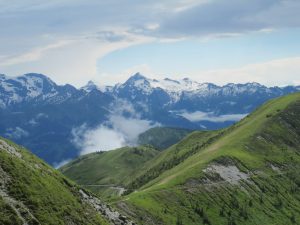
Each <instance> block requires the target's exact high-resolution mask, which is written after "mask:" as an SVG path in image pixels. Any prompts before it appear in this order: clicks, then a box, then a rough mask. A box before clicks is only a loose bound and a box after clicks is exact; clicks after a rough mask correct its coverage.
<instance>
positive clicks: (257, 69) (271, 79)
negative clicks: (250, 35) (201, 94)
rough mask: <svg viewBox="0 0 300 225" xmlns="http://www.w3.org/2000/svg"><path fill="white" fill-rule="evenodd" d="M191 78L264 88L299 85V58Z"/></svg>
mask: <svg viewBox="0 0 300 225" xmlns="http://www.w3.org/2000/svg"><path fill="white" fill-rule="evenodd" d="M191 77H192V78H193V79H195V80H199V81H201V80H202V81H203V80H205V81H207V82H213V83H216V84H226V83H246V82H258V83H261V84H264V85H266V86H274V85H279V86H285V85H290V84H294V85H300V83H299V77H300V57H291V58H283V59H277V60H271V61H267V62H262V63H256V64H249V65H246V66H242V67H239V68H233V69H224V70H214V71H198V72H194V73H191Z"/></svg>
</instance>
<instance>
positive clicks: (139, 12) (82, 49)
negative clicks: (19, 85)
mask: <svg viewBox="0 0 300 225" xmlns="http://www.w3.org/2000/svg"><path fill="white" fill-rule="evenodd" d="M299 12H300V1H299V0H263V1H262V0H230V1H228V0H159V1H158V0H151V1H150V0H143V1H141V0H49V1H41V0H0V27H1V29H0V73H3V74H6V75H9V76H17V75H21V74H25V73H29V72H35V73H43V74H45V75H47V76H49V77H50V78H52V79H53V80H54V81H55V82H56V83H58V84H65V83H70V84H73V85H75V86H76V87H80V86H83V85H84V84H86V83H87V82H88V81H89V80H93V81H95V82H97V83H99V84H102V85H107V84H115V83H117V82H123V81H125V80H126V79H127V78H128V77H129V76H130V75H132V74H134V73H136V72H140V73H142V74H144V75H145V76H147V77H151V78H156V79H162V78H165V77H169V78H171V79H181V78H184V77H189V78H191V79H193V80H196V81H199V82H214V83H216V84H220V85H222V84H226V83H230V82H232V83H245V82H260V83H262V84H265V85H267V86H275V85H278V86H283V85H300V42H299V40H300V14H299Z"/></svg>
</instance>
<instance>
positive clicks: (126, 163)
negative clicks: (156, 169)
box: [60, 146, 159, 197]
mask: <svg viewBox="0 0 300 225" xmlns="http://www.w3.org/2000/svg"><path fill="white" fill-rule="evenodd" d="M158 153H159V152H158V151H157V150H155V149H153V148H152V147H148V146H141V147H124V148H120V149H116V150H112V151H107V152H101V153H92V154H88V155H85V156H82V157H80V158H78V159H76V160H74V161H72V162H70V163H68V164H67V165H65V166H63V167H62V168H60V170H61V171H62V173H64V174H65V175H66V176H68V177H69V178H71V179H72V180H74V181H76V182H77V183H78V184H80V185H91V184H92V185H111V186H125V185H127V184H128V183H129V182H130V181H131V180H132V177H133V176H134V174H135V173H136V172H137V171H139V170H141V169H142V168H143V167H144V164H145V162H147V161H149V160H150V159H152V158H153V157H155V156H156V155H157V154H158ZM88 188H89V189H91V190H93V191H94V192H96V193H98V194H100V195H101V196H102V197H107V196H109V195H111V194H114V192H113V191H112V190H111V188H110V187H99V186H98V187H97V186H89V187H88ZM109 190H110V191H109Z"/></svg>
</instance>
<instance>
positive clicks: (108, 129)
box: [72, 101, 158, 154]
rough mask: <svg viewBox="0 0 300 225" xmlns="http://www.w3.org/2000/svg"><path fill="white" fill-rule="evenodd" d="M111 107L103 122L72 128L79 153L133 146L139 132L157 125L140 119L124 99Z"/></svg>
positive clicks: (73, 140)
mask: <svg viewBox="0 0 300 225" xmlns="http://www.w3.org/2000/svg"><path fill="white" fill-rule="evenodd" d="M112 109H113V110H112V112H111V115H110V117H109V118H108V121H106V122H105V123H103V124H100V125H99V126H97V127H95V128H92V129H91V128H90V127H88V126H87V125H86V124H83V125H81V126H80V127H76V128H74V129H73V130H72V136H73V139H72V142H73V143H74V144H75V145H76V146H77V147H78V148H79V149H81V154H88V153H91V152H96V151H108V150H112V149H116V148H120V147H123V146H134V145H136V143H137V138H138V135H139V134H140V133H142V132H144V131H146V130H148V129H150V128H151V127H153V126H157V125H158V124H157V123H153V122H151V121H149V120H143V119H141V118H140V115H139V114H138V113H136V111H135V110H134V108H133V106H132V105H131V104H129V103H127V102H125V101H119V102H118V104H114V105H113V106H112Z"/></svg>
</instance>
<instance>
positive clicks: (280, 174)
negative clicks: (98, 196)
mask: <svg viewBox="0 0 300 225" xmlns="http://www.w3.org/2000/svg"><path fill="white" fill-rule="evenodd" d="M191 135H195V136H194V137H192V138H191V136H189V137H187V138H185V139H184V140H183V141H182V142H180V143H178V144H177V145H175V146H172V147H171V148H170V149H168V150H167V151H166V152H163V153H162V154H161V155H160V156H159V157H157V158H154V159H153V160H152V161H150V162H149V163H148V164H147V168H145V169H144V170H143V172H142V173H141V174H140V175H139V176H138V178H137V179H135V181H133V182H132V183H131V184H129V187H132V188H133V189H136V191H135V192H133V193H131V194H129V195H127V196H124V198H123V199H122V200H120V201H116V202H114V204H115V205H116V206H118V207H119V209H120V210H123V211H124V212H126V213H127V214H128V215H131V216H134V217H135V218H136V219H138V220H140V222H141V223H143V224H189V225H190V224H226V225H227V224H249V225H250V224H270V225H271V224H272V225H274V224H278V225H280V224H297V223H300V189H299V187H300V174H299V171H300V170H299V169H300V155H299V154H300V94H299V93H297V94H292V95H289V96H285V97H282V98H279V99H274V100H271V101H270V102H268V103H266V104H265V105H263V106H262V107H260V108H259V109H257V110H256V111H255V112H254V113H252V114H251V115H249V116H248V117H246V118H245V119H243V120H242V121H241V122H239V123H237V124H236V125H234V126H232V127H230V128H227V129H225V130H221V131H216V132H212V133H206V134H205V135H206V137H205V138H203V133H202V134H201V133H197V132H195V133H193V134H191ZM197 135H200V136H197ZM184 154H186V155H185V156H184V157H180V155H184ZM169 156H172V157H173V160H171V158H170V157H169ZM174 159H175V160H174ZM176 159H177V160H176ZM174 162H175V163H174ZM157 169H159V173H157V172H156V170H157Z"/></svg>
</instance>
